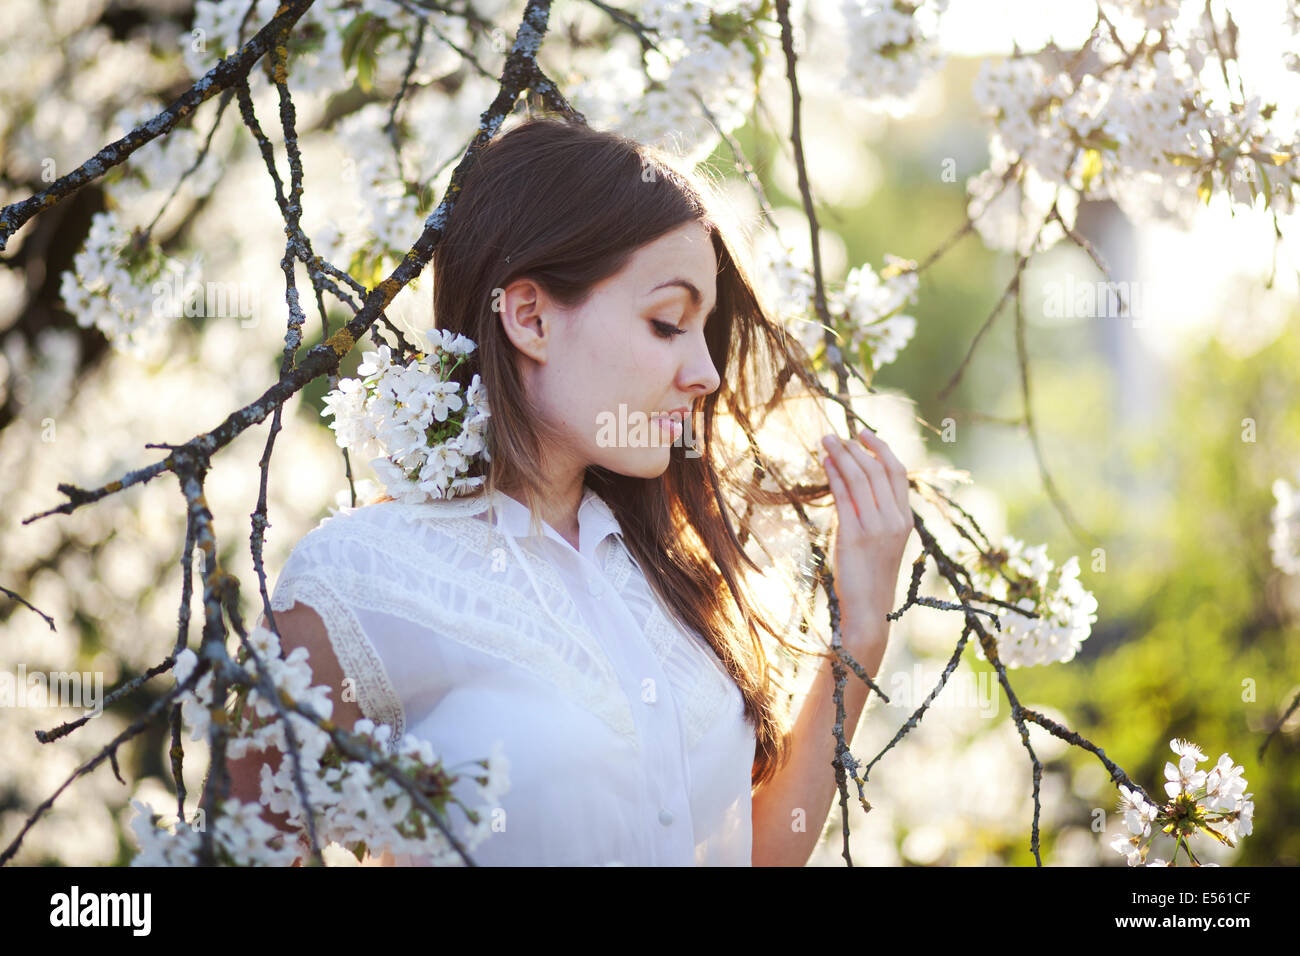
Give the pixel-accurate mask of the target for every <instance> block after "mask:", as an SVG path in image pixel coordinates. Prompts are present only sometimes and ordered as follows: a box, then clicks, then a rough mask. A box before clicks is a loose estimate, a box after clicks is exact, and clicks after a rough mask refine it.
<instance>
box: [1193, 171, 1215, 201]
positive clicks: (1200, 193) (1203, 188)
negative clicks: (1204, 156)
mask: <svg viewBox="0 0 1300 956" xmlns="http://www.w3.org/2000/svg"><path fill="white" fill-rule="evenodd" d="M1213 191H1214V176H1212V175H1211V174H1210V171H1209V170H1208V169H1207V170H1206V171H1205V175H1204V176H1202V177H1201V184H1200V185H1199V186H1197V187H1196V198H1197V199H1199V200H1201V201H1202V202H1204V203H1205V205H1207V206H1208V205H1209V204H1210V194H1211V193H1212V192H1213Z"/></svg>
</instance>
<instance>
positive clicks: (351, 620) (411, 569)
mask: <svg viewBox="0 0 1300 956" xmlns="http://www.w3.org/2000/svg"><path fill="white" fill-rule="evenodd" d="M706 197H708V198H709V199H711V198H712V194H711V193H710V191H709V188H708V186H707V185H705V184H704V183H703V182H702V181H700V180H698V179H697V178H696V177H694V176H693V175H692V174H690V173H689V172H686V171H683V170H680V169H678V168H676V167H675V165H674V163H672V162H671V161H670V160H669V159H668V158H667V157H665V156H664V155H663V154H661V153H659V152H658V151H656V150H653V149H650V148H647V147H645V146H643V145H641V144H638V143H636V142H633V141H631V140H628V139H625V138H623V137H620V136H618V135H615V134H611V133H607V132H601V131H597V130H593V129H590V128H588V127H585V126H582V125H577V124H571V123H568V122H565V121H563V120H559V119H552V118H536V119H530V120H527V121H524V122H521V123H520V124H518V125H517V126H515V127H513V128H511V129H510V130H509V131H507V132H505V133H504V134H502V135H501V136H499V137H498V139H496V140H495V141H494V142H492V143H491V144H489V145H488V146H487V147H486V148H485V149H484V150H483V151H482V153H481V154H480V155H479V157H478V159H477V161H476V163H475V165H474V166H473V167H472V169H471V170H470V172H469V174H468V176H467V177H466V179H465V182H464V186H463V189H462V192H461V195H460V196H458V197H457V200H456V204H455V207H454V210H453V212H452V214H451V216H450V217H449V221H448V223H447V226H446V231H445V233H444V235H443V238H442V240H441V241H440V243H439V244H438V246H437V248H436V250H435V252H434V258H433V262H432V267H433V273H434V316H435V324H436V326H437V328H439V329H442V330H447V331H450V332H454V333H460V334H463V335H466V336H468V337H469V338H471V339H473V340H474V342H476V343H477V345H478V348H477V350H476V351H475V352H474V353H472V355H471V356H469V361H468V362H467V363H466V364H464V365H463V366H462V367H461V369H459V370H458V372H457V378H458V379H460V380H461V381H462V384H465V385H468V383H469V381H470V378H471V376H472V375H473V374H475V373H477V374H479V375H480V376H481V380H482V383H483V384H484V386H485V387H486V390H487V394H488V406H489V408H490V409H491V419H490V422H489V425H488V434H489V437H488V443H489V448H490V454H491V458H490V461H485V460H482V459H480V460H479V461H478V462H476V471H474V472H472V474H475V475H481V476H482V477H483V478H484V480H485V483H484V485H483V487H482V488H480V489H478V490H477V491H475V492H474V493H471V494H468V495H462V496H459V497H455V498H451V499H446V500H442V501H433V502H428V503H425V504H405V503H402V502H400V501H396V500H393V499H386V500H381V501H380V502H377V503H374V504H371V505H367V506H365V507H361V508H357V509H353V510H351V511H346V512H343V513H341V514H339V515H336V516H334V517H332V518H330V519H327V520H325V521H324V522H322V523H321V525H320V526H319V527H317V528H316V529H315V530H314V531H312V532H311V533H310V534H308V535H307V536H305V537H304V538H303V540H302V541H301V542H299V544H298V546H297V547H296V548H295V550H294V553H293V555H292V556H291V557H290V559H289V561H288V563H287V564H286V566H285V568H284V569H283V571H282V573H281V575H280V578H279V580H278V582H277V586H276V590H275V594H274V596H273V599H272V607H273V609H274V610H275V611H276V612H277V613H276V615H275V617H276V624H277V627H278V630H279V632H280V634H281V636H282V644H283V647H284V652H285V653H288V651H289V650H290V649H291V648H292V647H294V646H298V645H302V646H306V647H308V649H309V651H310V661H311V663H312V666H313V673H314V677H315V680H316V681H317V682H318V683H319V682H321V681H326V682H328V683H329V684H330V685H331V686H333V687H335V688H336V692H335V694H334V695H333V699H334V700H335V702H336V709H335V712H334V719H335V720H336V721H337V722H339V723H340V724H342V725H343V726H350V725H351V723H352V722H353V721H355V720H356V719H357V718H358V717H360V716H362V715H364V716H366V717H369V718H371V719H372V720H374V721H375V722H377V723H381V722H382V723H388V724H391V725H393V726H394V728H395V730H396V734H395V737H396V736H400V734H401V733H404V732H410V733H413V734H415V735H416V736H419V737H422V738H423V739H426V740H428V741H429V742H430V743H431V744H432V746H433V749H434V751H435V752H436V753H437V754H438V755H439V756H440V757H441V758H442V759H443V761H444V763H445V764H447V765H448V766H454V765H456V764H457V763H458V762H460V761H467V760H473V759H477V758H482V757H485V756H487V755H488V754H489V753H490V752H491V751H492V749H493V746H494V744H500V745H502V746H503V748H504V753H505V755H506V757H507V758H508V760H509V767H510V770H509V777H510V788H509V791H508V792H507V793H506V795H505V796H504V797H503V799H502V806H501V807H500V808H496V810H497V813H498V818H499V819H498V821H497V822H498V823H499V825H496V826H494V828H493V829H494V831H495V832H493V833H492V834H491V835H490V836H489V837H488V838H487V839H486V840H485V841H484V842H483V843H482V844H480V845H479V846H478V848H477V850H476V851H475V853H474V854H473V855H474V857H475V860H476V861H477V862H479V863H483V864H489V865H491V864H502V865H538V864H541V865H571V864H611V863H617V864H627V865H750V864H751V863H752V864H754V865H771V864H777V865H803V864H804V863H805V862H806V861H807V859H808V857H809V855H810V854H811V852H812V850H813V847H814V845H815V843H816V840H817V837H818V835H819V833H820V829H821V824H822V822H823V821H824V820H825V819H826V816H827V813H828V811H829V809H830V806H831V801H832V798H833V795H834V790H835V783H834V771H833V769H832V763H831V761H832V759H833V757H834V745H835V740H834V737H833V735H832V725H833V723H834V705H833V701H832V696H831V688H832V678H831V670H830V661H829V657H826V658H825V659H823V660H822V661H821V662H820V670H819V671H818V674H817V677H816V679H815V681H814V682H813V684H812V686H811V691H810V693H809V694H808V696H807V697H806V699H805V700H804V701H803V703H802V706H800V707H799V708H798V714H797V717H796V718H795V719H794V720H793V721H791V720H789V719H788V718H787V717H786V716H785V715H784V714H783V713H782V712H781V707H780V704H779V697H778V694H777V693H776V684H777V683H778V681H777V679H776V675H775V674H774V670H773V669H772V668H770V667H769V661H768V659H767V657H766V655H765V653H764V648H763V644H762V640H761V635H760V629H762V630H763V631H765V632H766V633H767V634H769V635H771V636H773V637H774V638H775V639H776V640H777V641H779V642H781V643H782V644H785V645H786V646H789V645H788V644H787V642H786V640H785V635H782V634H780V633H779V630H780V629H781V628H780V627H779V626H778V625H774V624H773V623H771V622H769V621H767V620H765V619H764V615H763V614H762V613H761V612H760V611H759V610H758V608H757V607H756V602H754V601H753V600H752V598H751V597H750V596H748V595H747V594H746V590H747V589H746V587H745V585H744V581H743V575H744V570H745V568H746V567H754V565H753V562H752V561H751V559H750V558H749V557H748V556H747V555H746V553H745V550H744V545H743V542H744V541H745V540H746V539H747V538H748V537H749V535H750V532H751V530H752V529H750V528H749V527H748V526H747V516H748V514H749V513H750V509H749V507H748V506H749V505H750V504H751V503H752V504H756V505H761V504H769V505H770V504H772V503H773V502H786V501H793V500H798V501H815V500H818V499H824V497H825V495H826V494H827V493H828V492H829V493H831V494H832V495H833V498H834V503H835V508H836V517H837V533H836V544H835V547H834V548H833V550H832V561H833V564H832V570H833V571H834V573H835V580H836V592H837V596H838V598H839V601H840V608H841V614H842V634H843V643H844V646H845V648H846V649H847V650H848V651H849V652H850V653H851V654H853V655H854V657H856V658H857V659H858V660H859V661H860V662H861V663H862V664H863V666H864V667H865V668H866V669H867V671H868V673H870V674H872V675H874V674H875V672H876V670H877V668H878V667H879V663H880V659H881V656H882V655H883V653H884V649H885V645H886V642H887V639H888V621H887V619H886V617H885V615H886V614H887V613H888V611H890V610H891V609H892V602H893V599H894V592H895V586H896V582H897V580H898V571H899V565H900V562H901V558H902V553H903V548H904V544H905V542H906V539H907V537H908V535H909V534H910V532H911V529H912V519H911V510H910V507H909V505H908V499H907V476H906V472H905V470H904V468H903V466H902V465H901V464H900V463H899V462H898V460H897V458H895V456H894V455H893V454H892V452H890V450H889V449H888V447H887V446H886V445H885V444H884V443H883V442H882V441H880V440H879V439H878V438H876V437H875V436H874V435H873V434H871V433H870V432H867V431H864V432H863V433H862V434H860V435H859V436H858V437H857V438H856V439H855V440H853V441H849V442H845V441H842V440H841V439H839V438H836V437H834V436H827V437H826V440H825V441H824V442H823V444H824V446H825V447H824V449H822V450H821V454H822V455H824V456H826V457H824V458H823V459H822V461H823V467H824V468H825V477H826V479H827V480H826V481H824V482H814V483H812V484H803V485H800V484H798V482H797V478H796V479H789V478H787V476H783V475H782V474H781V472H780V470H779V467H778V465H777V464H776V463H768V465H767V469H766V471H765V472H760V473H759V474H758V475H756V474H755V467H754V466H755V461H754V459H753V458H752V457H751V458H749V459H748V460H744V459H738V458H737V457H735V456H734V453H735V452H736V451H740V452H742V453H743V452H744V450H745V449H744V447H743V442H744V433H745V430H749V433H750V434H752V433H753V429H756V428H757V427H758V426H759V425H761V424H762V420H763V418H764V416H765V415H766V413H767V412H768V411H769V410H770V407H771V406H772V405H774V404H775V403H776V402H778V401H780V400H781V398H782V393H788V392H789V391H790V389H791V388H792V387H795V386H799V385H800V384H801V383H802V384H803V385H804V386H807V385H809V384H810V383H811V381H812V380H811V378H810V376H811V372H810V371H807V355H806V354H805V353H804V352H803V351H802V349H801V348H800V346H799V345H798V343H797V341H796V340H795V339H794V338H793V337H791V336H789V335H788V334H787V333H786V332H785V331H784V329H783V328H782V327H781V326H780V325H779V324H777V323H774V322H773V321H772V320H771V319H770V318H769V317H768V315H767V314H766V313H765V311H764V309H763V307H762V305H761V303H760V301H759V299H758V297H757V296H756V294H755V292H754V289H753V287H752V286H751V283H750V282H749V280H748V278H747V275H746V273H745V271H744V269H743V267H742V265H741V262H740V260H739V259H738V258H737V257H736V255H735V254H734V253H733V250H734V249H735V246H734V245H733V243H732V242H730V241H729V240H728V239H727V238H726V237H725V236H724V234H723V230H722V227H721V226H720V225H719V220H718V217H717V216H715V215H712V214H711V213H710V205H709V202H708V201H707V200H706ZM782 369H789V371H787V372H785V373H784V374H782ZM792 375H793V378H792V377H791V376H792ZM462 376H463V378H462ZM778 386H780V388H779V390H778ZM620 420H621V421H622V422H624V423H626V426H625V427H621V426H618V425H617V424H616V423H618V422H619V421H620ZM724 421H725V422H728V423H730V424H731V426H732V427H731V431H730V433H728V434H733V435H740V436H741V442H742V444H741V446H740V447H739V448H738V449H737V448H733V447H730V446H729V445H728V444H727V441H728V438H727V434H724V432H726V429H725V428H724V427H722V423H723V422H724ZM611 423H614V424H613V425H611ZM638 424H639V425H640V426H645V425H649V428H650V430H649V431H645V430H643V429H642V428H639V427H638ZM629 436H632V437H629ZM637 436H639V437H637ZM646 436H648V437H649V440H645V439H646ZM764 479H767V480H773V479H774V480H776V481H777V482H778V486H779V487H782V488H785V489H786V491H785V492H775V493H774V492H773V490H772V488H773V486H772V485H771V484H769V483H768V481H767V480H764ZM735 503H740V504H741V506H742V507H740V508H739V509H736V508H735ZM791 520H794V519H793V515H791ZM345 678H347V679H350V681H351V686H352V687H353V688H354V689H355V691H356V693H355V696H354V698H353V699H354V700H355V703H353V702H350V701H347V700H343V699H342V695H341V694H340V693H339V692H338V689H339V688H342V687H343V681H344V679H345ZM865 698H866V688H865V686H864V685H863V684H862V683H861V682H860V681H858V680H856V679H853V678H851V679H850V681H849V683H848V686H847V690H846V694H845V703H846V707H847V710H848V721H847V723H846V727H847V728H848V732H849V733H850V734H851V733H852V728H853V727H854V726H855V725H856V723H857V721H858V717H859V715H860V713H861V710H862V707H863V704H864V701H865ZM272 766H274V764H272ZM257 770H258V762H257V760H256V759H255V758H254V757H250V758H246V759H245V760H244V761H241V762H240V764H239V765H238V766H237V767H236V769H235V778H236V779H235V793H236V795H238V796H241V797H243V798H244V799H256V795H257V793H258V788H257V784H256V780H257V775H256V774H257ZM385 862H386V863H398V864H401V863H409V864H420V863H421V862H425V861H423V860H421V859H418V858H414V859H413V858H409V857H406V858H400V859H399V858H394V857H392V856H391V855H386V859H385Z"/></svg>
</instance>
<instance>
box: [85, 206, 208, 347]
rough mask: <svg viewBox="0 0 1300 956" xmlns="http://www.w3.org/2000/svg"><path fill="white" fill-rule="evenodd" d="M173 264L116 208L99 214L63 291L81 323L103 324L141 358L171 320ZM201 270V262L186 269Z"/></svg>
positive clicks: (111, 337) (117, 341)
mask: <svg viewBox="0 0 1300 956" xmlns="http://www.w3.org/2000/svg"><path fill="white" fill-rule="evenodd" d="M168 269H169V266H168V263H167V260H166V257H164V256H163V255H162V252H161V250H159V249H158V248H157V246H156V245H154V244H153V243H152V242H150V241H148V240H147V239H145V238H144V235H143V232H142V231H141V230H138V229H137V230H127V229H126V228H125V227H123V225H122V224H121V223H120V222H119V221H118V217H117V215H116V214H115V213H113V212H97V213H95V215H94V217H93V218H92V219H91V222H90V234H89V235H88V236H87V237H86V242H85V245H84V246H83V247H82V249H81V251H80V252H78V253H77V254H76V256H75V257H74V258H73V260H72V270H70V271H65V272H64V273H63V275H62V276H61V277H60V282H59V295H60V296H61V297H62V299H63V305H64V308H66V309H67V310H68V311H69V312H71V313H72V314H73V315H74V316H75V317H76V319H77V324H78V325H80V326H82V327H84V328H89V327H91V326H92V325H93V326H95V327H96V328H98V329H99V330H100V331H101V332H102V333H104V336H105V337H106V338H107V339H108V340H109V342H111V343H112V345H113V347H114V348H115V349H117V350H118V351H120V352H125V353H127V354H131V355H136V356H141V355H144V354H145V353H146V352H148V350H149V349H150V348H151V347H153V346H154V345H156V344H157V342H158V340H159V339H160V338H161V336H162V335H163V332H164V330H165V329H166V327H167V325H168V324H169V323H170V321H171V318H172V316H171V314H170V313H169V310H168V308H167V307H166V305H167V302H168V301H169V300H168V299H166V298H165V297H164V296H161V295H160V294H159V292H158V291H157V289H156V288H155V286H159V287H161V288H162V289H163V290H167V289H169V288H170V287H171V286H172V285H173V282H172V281H171V279H170V278H169V273H168ZM187 269H192V270H195V271H197V269H198V264H197V260H195V261H194V262H193V263H191V264H189V265H185V264H181V271H182V272H183V271H185V270H187Z"/></svg>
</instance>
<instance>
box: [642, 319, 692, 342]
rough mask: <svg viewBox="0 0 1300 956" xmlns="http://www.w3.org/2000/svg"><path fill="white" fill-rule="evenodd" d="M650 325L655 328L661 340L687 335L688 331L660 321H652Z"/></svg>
mask: <svg viewBox="0 0 1300 956" xmlns="http://www.w3.org/2000/svg"><path fill="white" fill-rule="evenodd" d="M650 324H651V325H653V326H654V330H655V335H657V336H659V337H660V338H661V339H671V338H672V337H673V336H674V335H685V334H686V329H679V328H678V327H677V326H675V325H669V324H668V323H667V322H660V321H659V320H658V319H652V320H651V321H650Z"/></svg>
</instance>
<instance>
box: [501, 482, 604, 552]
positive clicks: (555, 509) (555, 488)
mask: <svg viewBox="0 0 1300 956" xmlns="http://www.w3.org/2000/svg"><path fill="white" fill-rule="evenodd" d="M584 471H585V469H582V470H579V471H577V472H575V473H571V474H566V475H565V476H564V477H562V478H561V477H558V476H550V477H544V478H543V481H542V492H541V499H542V500H541V501H540V502H539V505H538V510H539V511H540V512H541V516H542V520H543V521H545V522H546V523H547V524H549V525H550V526H551V527H552V528H554V529H555V530H556V532H557V533H558V534H559V535H560V537H562V538H564V540H566V541H568V542H569V543H570V544H571V545H573V547H574V550H577V548H578V506H579V505H581V504H582V494H583V483H582V479H583V474H584ZM501 490H502V491H504V492H505V493H506V494H508V495H510V497H512V498H514V499H515V500H516V501H518V502H519V503H520V504H522V505H524V506H525V507H527V504H528V503H527V501H525V500H524V495H523V492H522V490H521V489H519V488H518V487H510V488H506V487H502V488H501Z"/></svg>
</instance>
